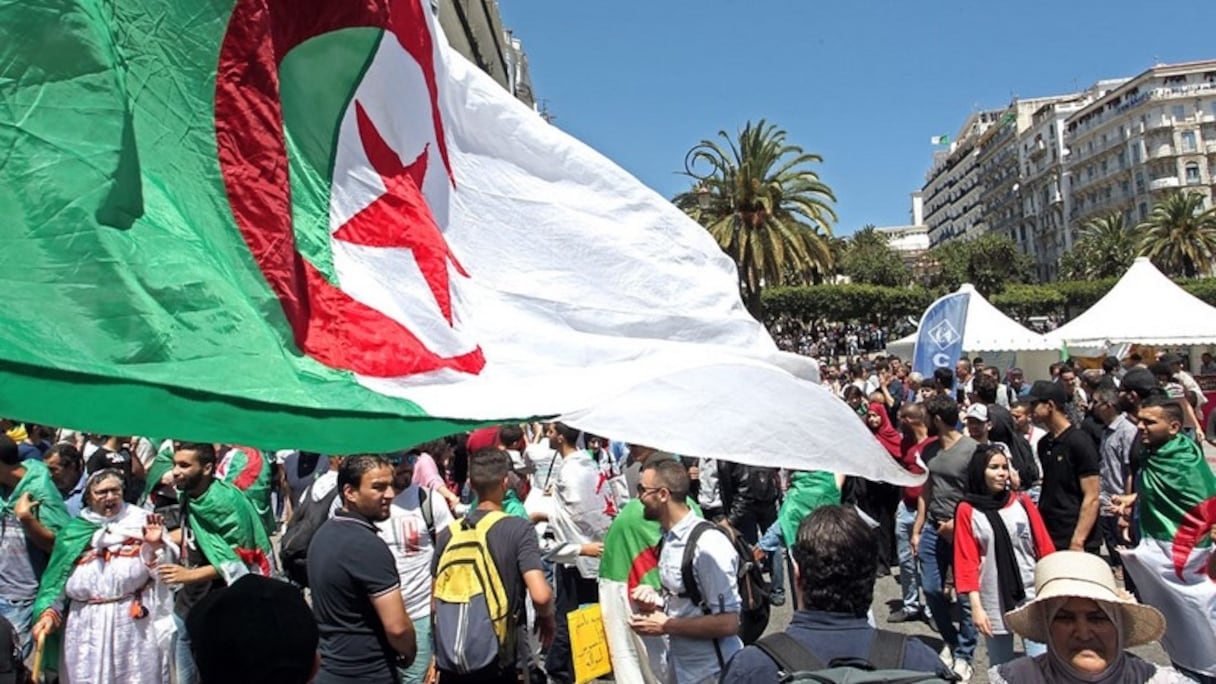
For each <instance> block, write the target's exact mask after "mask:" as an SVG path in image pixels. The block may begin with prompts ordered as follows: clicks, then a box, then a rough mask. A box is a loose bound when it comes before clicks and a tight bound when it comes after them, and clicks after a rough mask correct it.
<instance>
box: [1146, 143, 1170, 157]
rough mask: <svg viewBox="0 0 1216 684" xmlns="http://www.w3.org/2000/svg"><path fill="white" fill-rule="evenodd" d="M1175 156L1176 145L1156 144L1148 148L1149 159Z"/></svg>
mask: <svg viewBox="0 0 1216 684" xmlns="http://www.w3.org/2000/svg"><path fill="white" fill-rule="evenodd" d="M1172 156H1174V146H1173V145H1169V144H1162V145H1154V146H1152V147H1150V148H1148V158H1149V159H1162V158H1164V157H1172Z"/></svg>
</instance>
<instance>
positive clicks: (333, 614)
mask: <svg viewBox="0 0 1216 684" xmlns="http://www.w3.org/2000/svg"><path fill="white" fill-rule="evenodd" d="M308 585H309V588H310V589H311V590H312V612H313V615H314V616H316V618H317V627H318V629H319V630H320V632H321V647H320V653H321V669H320V671H319V672H318V673H317V678H316V679H315V680H314V681H315V682H317V684H336V683H342V684H346V683H347V682H349V683H350V684H354V683H355V682H376V683H383V684H390V683H391V684H396V682H397V670H396V662H397V654H396V651H395V650H394V649H393V647H392V646H391V645H390V644H389V641H388V637H387V636H386V634H385V632H384V625H383V624H382V623H381V622H380V616H379V614H378V613H377V612H376V607H375V606H374V605H372V599H374V598H377V597H380V596H383V595H385V594H387V593H390V592H396V591H398V590H399V587H400V579H399V578H398V577H397V566H396V563H394V561H393V555H392V554H391V553H389V550H388V546H387V545H386V544H385V543H384V540H383V539H381V538H380V537H379V536H378V535H377V533H376V526H375V525H373V524H372V523H370V522H368V521H367V519H365V518H363V517H362V516H360V515H358V514H357V513H351V512H348V511H345V510H340V511H338V512H337V513H335V514H334V517H333V518H330V519H329V520H327V521H325V523H324V524H323V525H321V527H319V528H317V531H316V533H315V534H314V535H313V538H312V542H311V543H310V544H309V546H308Z"/></svg>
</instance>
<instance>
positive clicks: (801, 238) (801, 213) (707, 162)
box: [674, 120, 836, 318]
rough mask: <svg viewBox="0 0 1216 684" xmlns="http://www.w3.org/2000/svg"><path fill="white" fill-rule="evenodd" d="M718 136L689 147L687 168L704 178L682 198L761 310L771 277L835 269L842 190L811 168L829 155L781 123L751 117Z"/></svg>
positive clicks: (747, 298)
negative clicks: (833, 241)
mask: <svg viewBox="0 0 1216 684" xmlns="http://www.w3.org/2000/svg"><path fill="white" fill-rule="evenodd" d="M718 137H719V138H720V139H721V140H720V141H714V140H702V141H701V142H700V143H698V144H697V145H695V146H694V147H693V148H692V149H691V150H689V151H688V155H687V156H686V157H685V159H684V173H685V175H687V176H689V177H691V178H693V179H695V180H696V184H695V185H694V186H693V187H692V188H690V189H689V190H688V191H687V192H684V193H681V194H679V195H677V196H676V197H675V199H674V202H675V204H676V206H678V207H680V208H681V209H683V210H684V211H685V212H686V213H687V214H688V215H689V216H691V217H692V218H693V219H694V220H696V221H697V222H699V223H700V224H701V225H703V226H705V228H706V229H707V230H709V233H710V235H712V236H713V237H714V239H715V240H717V242H718V244H719V245H720V246H721V247H722V250H723V251H725V252H726V253H727V254H728V255H729V256H730V257H731V259H733V260H734V262H735V264H736V265H737V266H738V268H739V289H740V292H741V294H742V296H743V302H744V304H745V305H746V306H747V310H748V311H749V312H751V314H752V315H753V316H755V317H757V318H759V317H760V315H761V313H762V312H761V300H760V293H761V291H762V290H763V289H764V287H765V286H766V285H767V286H774V285H779V284H781V283H783V282H789V281H790V279H791V277H792V278H793V279H795V280H797V281H800V282H803V283H809V282H812V281H814V280H816V279H818V278H819V277H821V276H822V274H824V273H829V272H830V271H831V268H832V265H833V261H832V253H831V250H830V248H829V244H828V240H829V239H830V237H831V234H832V224H833V223H834V222H835V221H836V212H835V211H833V210H832V207H831V203H834V202H835V201H836V196H835V195H834V194H833V193H832V189H831V188H829V187H828V186H827V185H826V184H824V183H823V182H822V181H820V180H819V175H818V174H817V173H816V172H815V171H813V170H811V168H810V166H811V165H812V164H817V163H820V162H822V161H823V159H822V158H821V157H820V156H818V155H815V154H810V153H808V152H806V151H804V150H803V149H802V148H801V147H798V146H797V145H791V144H789V143H787V142H786V132H785V131H784V130H781V129H779V128H777V126H775V125H773V124H768V123H766V122H765V121H764V120H761V121H760V123H758V124H755V125H753V124H752V123H751V122H748V124H747V125H746V126H745V127H744V128H743V130H741V131H739V133H738V136H737V138H732V137H731V136H730V135H728V134H727V132H726V131H719V132H718ZM697 168H702V169H707V171H706V173H697V172H695V171H694V169H697ZM703 205H704V206H703Z"/></svg>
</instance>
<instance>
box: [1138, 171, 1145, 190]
mask: <svg viewBox="0 0 1216 684" xmlns="http://www.w3.org/2000/svg"><path fill="white" fill-rule="evenodd" d="M1143 192H1144V174H1143V173H1140V172H1139V171H1137V172H1136V194H1141V193H1143Z"/></svg>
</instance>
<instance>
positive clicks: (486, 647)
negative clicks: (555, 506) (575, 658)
mask: <svg viewBox="0 0 1216 684" xmlns="http://www.w3.org/2000/svg"><path fill="white" fill-rule="evenodd" d="M510 471H511V459H510V456H509V455H508V454H507V453H506V452H505V451H502V450H499V449H484V450H482V451H479V452H477V453H476V454H473V456H472V457H471V458H470V459H469V485H470V486H471V487H472V488H473V491H474V492H476V493H477V499H478V501H479V503H478V504H477V508H475V509H473V510H471V511H469V513H468V514H467V515H466V516H465V517H463V518H461V519H459V520H456V521H454V522H453V523H452V524H451V525H450V526H448V528H447V529H444V530H441V531H440V532H439V535H438V538H437V539H436V541H435V556H434V560H433V561H432V568H431V572H432V574H433V575H434V577H435V589H434V599H433V600H434V608H433V610H432V611H431V615H432V620H433V624H432V634H433V638H434V641H435V668H436V670H437V671H438V673H439V681H440V682H441V683H442V684H449V683H450V682H456V683H459V684H481V683H483V682H485V683H487V684H488V683H490V682H495V683H497V682H514V681H520V680H521V677H522V676H523V675H524V674H525V670H526V665H527V663H528V648H527V635H526V632H525V630H526V629H527V618H526V612H525V608H526V599H527V598H529V597H530V598H531V599H532V603H533V605H534V606H535V607H536V632H537V634H538V636H539V638H540V641H541V645H542V648H545V649H547V648H549V646H550V645H551V644H552V643H553V635H554V630H555V624H556V623H555V619H554V603H553V592H552V590H551V589H550V588H549V585H548V583H547V582H545V574H544V570H543V568H542V566H541V558H540V547H539V546H538V545H537V542H536V533H535V531H534V530H533V528H532V524H531V523H530V522H529V521H528V520H525V519H523V518H518V517H514V516H508V515H505V514H504V513H503V511H502V501H503V497H504V495H505V493H506V491H507V480H508V475H509V473H510Z"/></svg>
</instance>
